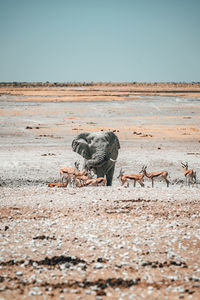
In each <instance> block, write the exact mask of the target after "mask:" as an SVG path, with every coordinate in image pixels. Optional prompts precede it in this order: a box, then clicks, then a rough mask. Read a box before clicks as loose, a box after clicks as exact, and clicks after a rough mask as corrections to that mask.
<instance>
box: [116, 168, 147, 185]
mask: <svg viewBox="0 0 200 300" xmlns="http://www.w3.org/2000/svg"><path fill="white" fill-rule="evenodd" d="M141 172H142V171H141ZM143 177H144V173H141V174H127V175H124V171H123V170H122V169H120V172H119V175H118V177H117V178H120V180H121V183H122V185H124V184H125V183H126V182H127V184H128V181H129V180H133V181H134V187H135V185H136V182H137V181H138V182H139V184H140V185H141V186H142V187H144V183H143V181H142V179H143Z"/></svg>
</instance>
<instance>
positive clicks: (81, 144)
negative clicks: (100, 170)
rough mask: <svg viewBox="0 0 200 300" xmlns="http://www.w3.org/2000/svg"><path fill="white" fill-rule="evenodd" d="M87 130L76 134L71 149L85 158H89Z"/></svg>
mask: <svg viewBox="0 0 200 300" xmlns="http://www.w3.org/2000/svg"><path fill="white" fill-rule="evenodd" d="M89 134H90V133H89V132H82V133H80V134H78V135H77V136H76V137H75V138H74V139H73V141H72V149H73V151H74V152H77V153H78V154H80V155H81V156H83V157H84V158H86V159H90V158H91V155H90V150H89V147H88V141H87V137H88V136H89Z"/></svg>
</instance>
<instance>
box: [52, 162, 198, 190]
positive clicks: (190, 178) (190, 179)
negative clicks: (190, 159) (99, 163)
mask: <svg viewBox="0 0 200 300" xmlns="http://www.w3.org/2000/svg"><path fill="white" fill-rule="evenodd" d="M74 165H75V167H74V168H61V169H60V179H61V182H54V183H49V184H48V186H49V187H55V186H57V187H67V186H72V187H79V188H81V187H85V186H100V185H101V186H105V185H106V179H105V178H103V177H99V178H97V177H94V173H93V172H92V170H86V169H83V170H81V171H80V170H79V166H80V163H79V162H77V161H76V162H75V163H74ZM181 165H182V167H183V169H184V176H185V180H186V185H190V183H192V185H193V186H194V184H195V183H196V184H197V178H196V171H195V170H193V169H189V170H188V163H187V162H186V163H183V162H181ZM144 177H147V178H149V179H151V183H152V188H153V187H154V179H155V178H157V177H160V178H161V179H163V180H164V181H165V182H166V184H167V187H169V184H170V182H169V180H168V178H167V177H168V172H167V171H156V172H150V173H147V166H143V167H142V169H141V171H140V172H139V174H124V171H123V170H122V169H120V172H119V175H118V177H117V178H118V179H119V180H120V182H121V185H122V186H127V187H128V186H129V183H130V182H133V186H134V187H135V186H136V182H138V183H139V184H140V186H141V187H144V182H143V180H144Z"/></svg>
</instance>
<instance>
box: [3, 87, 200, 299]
mask: <svg viewBox="0 0 200 300" xmlns="http://www.w3.org/2000/svg"><path fill="white" fill-rule="evenodd" d="M0 124H1V125H0V140H1V143H0V218H1V222H0V244H1V249H0V297H1V298H2V299H27V298H28V297H30V298H31V297H32V298H33V299H199V294H200V259H199V257H200V250H199V249H200V240H199V238H200V211H199V207H200V206H199V202H200V182H199V179H200V84H197V83H193V84H186V83H185V84H184V83H179V84H175V83H170V84H165V83H161V84H156V83H155V84H144V83H132V84H111V83H107V84H106V83H99V84H94V83H90V84H87V83H84V84H75V83H74V84H68V85H67V84H58V83H55V84H51V83H46V84H26V83H24V84H21V85H20V84H17V83H15V84H10V85H9V84H1V85H0ZM108 130H111V131H114V132H115V134H116V135H117V136H118V138H119V140H120V144H121V149H120V151H119V156H118V160H117V163H116V169H115V174H114V180H113V186H112V187H83V188H72V187H69V188H49V187H48V183H50V182H58V181H59V169H60V168H61V167H64V166H69V167H73V164H74V162H75V161H76V160H77V159H79V160H80V162H81V164H82V163H83V160H82V158H81V157H80V156H79V155H78V154H77V153H74V152H72V148H71V142H72V139H73V138H74V136H75V135H77V134H78V133H80V132H83V131H90V132H91V131H108ZM181 162H184V163H185V162H188V164H189V168H193V169H194V170H195V171H196V173H197V183H195V184H194V186H192V185H191V186H190V187H189V186H186V184H185V177H184V174H183V168H182V166H181ZM143 165H147V171H148V172H151V171H160V170H167V171H168V173H169V176H168V178H169V181H170V185H169V187H168V188H167V187H166V183H165V182H163V181H160V180H159V179H158V180H156V181H155V186H154V188H152V187H151V181H150V180H149V179H148V178H144V184H145V187H144V188H142V187H140V186H139V184H136V187H135V188H134V187H133V186H132V185H130V186H129V187H121V184H120V182H119V180H118V179H117V176H118V174H119V171H120V169H121V168H123V170H124V172H125V173H139V171H140V170H141V168H142V166H143Z"/></svg>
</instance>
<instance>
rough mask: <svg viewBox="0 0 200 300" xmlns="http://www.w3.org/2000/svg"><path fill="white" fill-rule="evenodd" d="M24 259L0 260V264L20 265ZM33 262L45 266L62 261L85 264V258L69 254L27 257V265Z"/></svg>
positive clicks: (54, 264) (61, 262) (58, 263)
mask: <svg viewBox="0 0 200 300" xmlns="http://www.w3.org/2000/svg"><path fill="white" fill-rule="evenodd" d="M24 262H25V261H24V260H18V261H16V260H13V259H11V260H8V261H1V262H0V266H14V265H21V264H23V263H24ZM34 263H36V264H38V265H46V266H56V265H60V264H64V263H69V264H72V265H77V264H79V263H83V264H87V263H86V261H85V260H83V259H80V258H78V257H71V256H64V255H61V256H53V257H51V258H49V257H45V259H42V260H32V259H29V260H28V263H27V265H33V264H34Z"/></svg>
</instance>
